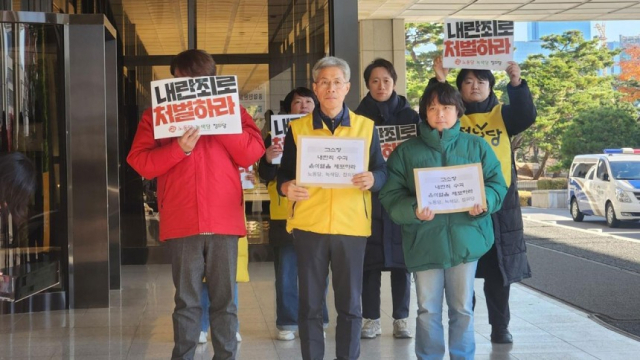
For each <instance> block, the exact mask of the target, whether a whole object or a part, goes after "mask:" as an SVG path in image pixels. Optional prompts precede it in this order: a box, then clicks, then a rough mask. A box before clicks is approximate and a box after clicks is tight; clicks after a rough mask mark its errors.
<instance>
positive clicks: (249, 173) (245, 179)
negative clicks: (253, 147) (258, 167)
mask: <svg viewBox="0 0 640 360" xmlns="http://www.w3.org/2000/svg"><path fill="white" fill-rule="evenodd" d="M238 170H240V181H242V188H243V189H253V188H254V187H255V184H254V183H253V180H252V179H251V178H252V177H253V165H251V166H249V167H248V168H243V167H239V168H238Z"/></svg>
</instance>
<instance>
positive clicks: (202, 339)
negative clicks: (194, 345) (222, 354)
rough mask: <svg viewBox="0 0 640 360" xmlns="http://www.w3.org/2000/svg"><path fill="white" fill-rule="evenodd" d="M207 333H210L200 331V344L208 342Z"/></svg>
mask: <svg viewBox="0 0 640 360" xmlns="http://www.w3.org/2000/svg"><path fill="white" fill-rule="evenodd" d="M207 335H209V333H208V332H206V331H200V339H198V343H199V344H206V343H207Z"/></svg>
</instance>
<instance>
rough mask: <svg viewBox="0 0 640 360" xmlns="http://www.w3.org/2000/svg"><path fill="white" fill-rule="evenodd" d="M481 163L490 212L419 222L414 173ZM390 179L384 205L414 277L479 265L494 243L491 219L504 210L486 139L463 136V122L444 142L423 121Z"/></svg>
mask: <svg viewBox="0 0 640 360" xmlns="http://www.w3.org/2000/svg"><path fill="white" fill-rule="evenodd" d="M473 163H481V164H482V174H483V177H484V189H485V193H486V198H487V211H486V212H485V213H483V214H482V215H480V216H471V215H469V212H462V213H451V214H437V215H436V216H435V217H434V219H433V220H431V221H422V220H418V218H417V217H416V215H415V210H416V207H417V206H418V201H417V198H416V184H415V180H414V175H413V169H417V168H427V167H440V166H452V165H464V164H473ZM387 169H388V172H389V178H388V179H387V183H386V184H385V186H384V187H383V188H382V190H381V191H380V202H382V205H383V206H384V207H385V209H386V210H387V212H389V215H391V219H392V220H393V221H394V222H395V223H397V224H399V225H401V226H402V247H403V250H404V257H405V262H406V264H407V269H408V270H409V271H411V272H414V271H422V270H429V269H447V268H450V267H453V266H456V265H459V264H462V263H468V262H472V261H476V260H478V259H479V258H480V257H481V256H482V255H483V254H484V253H486V252H487V251H488V250H489V248H491V245H492V244H493V225H492V222H491V216H489V214H491V213H493V212H496V211H498V210H499V209H500V207H501V206H502V200H503V199H504V197H505V195H506V193H507V185H506V184H505V182H504V177H503V176H502V172H501V170H500V163H499V162H498V159H497V158H496V156H495V154H494V153H493V150H492V149H491V148H490V147H489V145H487V142H486V141H484V140H483V139H482V138H480V137H478V136H475V135H470V134H466V133H463V132H460V121H457V122H456V124H455V125H454V126H452V127H451V129H448V130H444V131H443V132H442V137H441V136H440V134H439V133H438V131H437V130H434V129H432V128H431V127H430V126H429V125H428V124H426V123H425V122H422V123H420V137H417V138H414V139H410V140H407V141H406V142H404V143H403V144H402V145H400V146H399V147H398V148H396V150H395V151H394V152H393V153H391V156H390V157H389V160H388V161H387Z"/></svg>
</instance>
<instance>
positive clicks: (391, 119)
mask: <svg viewBox="0 0 640 360" xmlns="http://www.w3.org/2000/svg"><path fill="white" fill-rule="evenodd" d="M397 79H398V76H397V74H396V71H395V69H394V67H393V64H391V63H390V62H389V61H387V60H384V59H376V60H374V61H373V62H372V63H371V64H369V66H367V68H366V69H365V71H364V80H365V83H366V85H367V89H369V93H368V94H367V96H365V97H364V98H363V99H362V101H361V102H360V105H359V106H358V108H357V109H356V111H355V113H356V114H359V115H363V116H366V117H368V118H370V119H372V120H373V121H374V122H375V124H376V127H378V130H379V134H380V139H381V142H382V141H384V140H385V139H389V138H390V137H391V138H392V139H391V140H394V139H402V140H404V139H406V138H405V136H404V134H405V129H408V130H411V129H412V128H413V129H414V130H413V131H408V133H409V134H411V133H413V134H416V132H417V124H418V122H419V119H418V114H417V113H416V112H415V111H414V110H413V109H411V107H409V103H408V101H407V99H406V98H405V97H404V96H401V95H398V94H396V92H395V85H396V81H397ZM389 125H409V126H408V127H407V126H404V127H403V128H402V129H403V130H401V131H398V129H391V128H380V126H389ZM411 125H414V126H415V127H412V126H411ZM401 133H402V134H401ZM408 136H411V135H408ZM391 151H392V147H384V148H383V151H382V153H383V155H384V157H385V159H386V158H388V157H389V154H390V152H391ZM382 271H390V272H391V294H392V298H393V313H392V316H393V319H394V322H393V336H394V337H396V338H410V337H412V334H411V331H410V330H409V328H408V324H407V317H408V316H409V300H410V294H411V278H410V275H409V272H407V269H406V267H405V264H404V255H403V253H402V234H401V230H400V226H399V225H396V224H394V223H393V222H392V221H391V219H390V218H389V214H387V212H386V211H385V210H384V209H383V208H382V205H381V204H380V201H379V200H378V193H377V192H376V193H372V222H371V237H369V238H368V239H367V249H366V252H365V258H364V273H363V278H362V318H363V321H362V332H361V337H362V338H365V339H372V338H375V337H376V336H378V335H380V334H381V333H382V331H381V329H380V283H381V281H380V280H381V276H382Z"/></svg>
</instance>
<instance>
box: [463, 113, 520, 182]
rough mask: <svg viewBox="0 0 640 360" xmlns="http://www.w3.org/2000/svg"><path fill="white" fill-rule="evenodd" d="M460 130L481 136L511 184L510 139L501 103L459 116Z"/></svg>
mask: <svg viewBox="0 0 640 360" xmlns="http://www.w3.org/2000/svg"><path fill="white" fill-rule="evenodd" d="M460 131H464V132H467V133H469V134H473V135H478V136H480V137H482V138H483V139H484V140H485V141H486V142H487V143H488V144H489V145H491V148H492V149H493V152H494V153H495V154H496V157H497V158H498V161H500V167H501V168H502V176H504V180H505V182H506V183H507V186H510V185H511V139H509V134H508V133H507V128H506V127H505V125H504V119H502V104H500V105H497V106H494V107H493V109H492V110H491V112H488V113H476V114H471V115H464V116H462V117H461V118H460Z"/></svg>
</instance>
